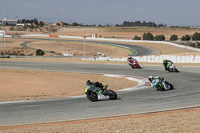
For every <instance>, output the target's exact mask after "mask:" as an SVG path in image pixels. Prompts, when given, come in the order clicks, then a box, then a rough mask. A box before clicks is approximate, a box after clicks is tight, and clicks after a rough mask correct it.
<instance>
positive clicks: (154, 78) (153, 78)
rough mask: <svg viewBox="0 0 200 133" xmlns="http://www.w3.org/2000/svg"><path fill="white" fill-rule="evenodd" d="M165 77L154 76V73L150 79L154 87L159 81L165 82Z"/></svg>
mask: <svg viewBox="0 0 200 133" xmlns="http://www.w3.org/2000/svg"><path fill="white" fill-rule="evenodd" d="M164 80H165V79H164V78H163V77H160V76H155V77H153V76H152V75H151V76H149V81H150V83H151V84H152V85H153V87H156V85H157V84H158V83H159V82H163V81H164Z"/></svg>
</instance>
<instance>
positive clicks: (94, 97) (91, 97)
mask: <svg viewBox="0 0 200 133" xmlns="http://www.w3.org/2000/svg"><path fill="white" fill-rule="evenodd" d="M87 98H88V100H90V101H91V102H95V101H97V100H98V95H97V94H96V93H95V92H93V91H89V92H87Z"/></svg>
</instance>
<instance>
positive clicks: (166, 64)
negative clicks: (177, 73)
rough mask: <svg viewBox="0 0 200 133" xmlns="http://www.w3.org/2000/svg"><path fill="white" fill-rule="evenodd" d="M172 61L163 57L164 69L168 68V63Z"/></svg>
mask: <svg viewBox="0 0 200 133" xmlns="http://www.w3.org/2000/svg"><path fill="white" fill-rule="evenodd" d="M172 63H173V62H172V61H170V60H166V59H163V66H164V67H165V71H167V70H169V65H170V64H172Z"/></svg>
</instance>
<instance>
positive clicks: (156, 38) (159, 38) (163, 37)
mask: <svg viewBox="0 0 200 133" xmlns="http://www.w3.org/2000/svg"><path fill="white" fill-rule="evenodd" d="M155 40H156V41H165V36H164V35H156V36H155Z"/></svg>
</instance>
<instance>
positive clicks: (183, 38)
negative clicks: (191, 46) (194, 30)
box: [181, 35, 191, 41]
mask: <svg viewBox="0 0 200 133" xmlns="http://www.w3.org/2000/svg"><path fill="white" fill-rule="evenodd" d="M190 39H191V37H190V35H185V36H182V37H181V41H190Z"/></svg>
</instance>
